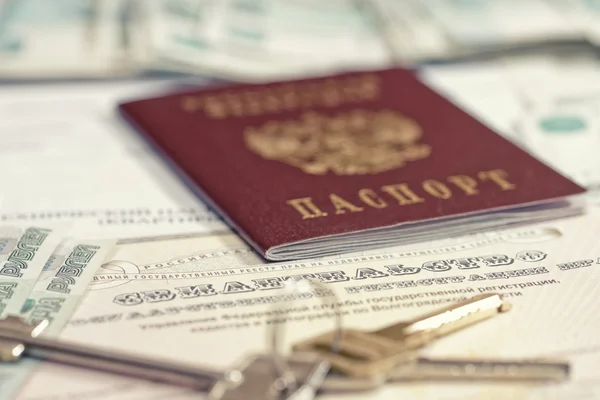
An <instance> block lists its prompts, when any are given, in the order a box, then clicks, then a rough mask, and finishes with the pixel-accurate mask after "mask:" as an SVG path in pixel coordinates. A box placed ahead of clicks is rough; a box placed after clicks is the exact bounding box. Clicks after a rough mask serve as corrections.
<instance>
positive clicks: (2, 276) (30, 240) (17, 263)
mask: <svg viewBox="0 0 600 400" xmlns="http://www.w3.org/2000/svg"><path fill="white" fill-rule="evenodd" d="M60 239H61V237H60V236H59V232H58V231H57V230H55V229H53V228H44V227H37V226H26V227H24V228H18V227H11V226H2V227H0V316H6V315H8V314H18V313H19V312H20V310H21V306H22V305H23V303H24V302H25V300H26V299H27V296H28V295H29V293H30V292H31V290H32V289H33V286H34V284H35V281H36V280H37V278H38V276H39V274H40V273H41V271H42V269H43V267H44V264H45V262H46V260H48V258H49V257H50V254H51V253H52V251H53V250H54V248H55V247H56V246H57V244H58V243H59V241H60Z"/></svg>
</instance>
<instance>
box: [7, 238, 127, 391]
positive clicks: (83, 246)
mask: <svg viewBox="0 0 600 400" xmlns="http://www.w3.org/2000/svg"><path fill="white" fill-rule="evenodd" d="M115 243H116V242H115V241H110V240H81V239H67V240H64V241H63V242H61V244H60V245H59V246H58V247H57V248H56V249H55V250H54V251H53V252H52V255H51V256H50V257H49V258H48V260H47V261H46V263H45V265H44V268H43V270H42V271H41V274H40V276H39V278H38V280H37V281H36V282H35V286H34V287H33V290H32V291H31V293H29V296H28V297H27V300H26V301H25V302H21V310H20V313H18V315H20V316H21V317H22V318H23V319H25V321H27V322H29V323H32V324H35V323H38V322H41V321H43V320H46V321H48V322H49V325H48V327H47V328H46V329H45V330H44V332H42V335H43V336H44V337H48V338H53V337H57V336H58V334H59V333H60V332H61V330H62V329H63V328H64V326H65V325H66V323H67V322H68V320H69V318H70V316H71V315H72V314H73V312H74V311H75V309H76V307H77V305H78V304H79V303H80V302H81V299H82V298H83V296H84V294H85V291H86V288H87V286H88V284H89V282H90V280H91V279H92V277H93V276H94V274H95V273H96V271H97V270H98V268H99V267H100V265H101V264H102V262H103V261H104V260H105V259H106V257H108V256H109V255H110V254H111V252H112V251H113V248H114V245H115ZM39 365H40V363H39V362H37V361H35V360H29V359H27V360H22V362H20V363H19V364H16V365H0V376H2V377H3V378H2V379H1V381H0V399H11V398H12V396H13V395H14V394H15V392H16V391H17V390H18V389H19V387H20V386H21V385H22V384H23V383H24V382H25V380H26V379H27V376H28V375H29V374H31V372H32V371H34V369H35V368H36V367H37V366H39Z"/></svg>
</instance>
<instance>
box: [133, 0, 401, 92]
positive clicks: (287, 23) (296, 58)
mask: <svg viewBox="0 0 600 400" xmlns="http://www.w3.org/2000/svg"><path fill="white" fill-rule="evenodd" d="M143 4H144V8H145V9H146V10H145V13H146V15H147V16H148V18H149V24H150V26H151V27H152V29H151V30H149V33H150V34H151V40H150V45H151V46H152V48H153V52H154V53H155V54H160V55H161V56H162V57H163V58H164V59H168V60H170V61H172V62H175V63H179V64H180V65H186V66H188V68H189V69H193V70H196V71H198V72H201V73H204V74H209V75H211V76H217V77H220V78H224V79H233V80H237V81H265V80H272V79H284V78H291V77H295V76H303V75H311V74H323V73H328V72H332V71H338V70H345V69H356V68H376V67H382V66H386V65H389V64H390V62H391V59H390V54H389V50H388V49H387V47H386V44H385V41H384V40H382V38H381V37H380V35H379V33H378V30H377V28H376V26H375V22H376V21H375V20H373V18H372V16H371V15H370V14H369V13H368V12H361V9H360V8H359V7H356V4H355V2H353V1H349V0H335V1H328V2H322V1H316V0H307V1H303V2H287V1H281V0H260V1H242V0H223V1H219V2H215V1H206V0H202V1H185V0H157V1H152V2H144V3H143ZM291 43H293V45H290V44H291Z"/></svg>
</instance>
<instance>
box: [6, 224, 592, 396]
mask: <svg viewBox="0 0 600 400" xmlns="http://www.w3.org/2000/svg"><path fill="white" fill-rule="evenodd" d="M598 234H600V213H598V212H592V213H591V214H590V215H587V216H585V217H576V218H569V219H563V220H560V221H552V222H550V223H545V224H539V225H531V226H529V227H523V228H520V229H516V230H507V231H497V232H489V233H486V234H478V235H470V236H467V237H457V238H449V239H447V240H445V241H441V242H430V243H427V244H422V245H420V246H419V247H411V246H405V247H402V248H395V249H389V251H381V252H377V253H375V252H370V253H357V254H353V255H344V256H339V257H334V258H322V259H314V260H303V261H301V262H293V261H292V262H286V263H269V264H265V263H259V264H252V261H251V259H249V258H246V261H247V262H250V263H251V264H245V265H244V264H243V257H238V258H237V262H238V263H239V264H237V265H236V264H234V263H230V264H229V265H219V266H216V267H211V259H212V258H214V259H219V258H222V257H234V258H235V257H236V256H235V255H234V253H235V252H236V251H238V252H239V253H238V256H239V255H240V254H242V253H243V247H240V245H239V243H240V242H236V240H239V241H241V239H239V238H237V239H236V238H235V236H227V235H221V236H213V237H197V238H195V239H192V238H189V239H185V242H184V243H180V242H179V240H175V241H169V242H163V243H156V242H154V243H151V242H140V243H130V244H127V245H121V246H118V248H117V250H116V252H115V255H114V256H113V257H114V260H112V261H110V262H108V263H106V264H113V263H114V264H116V265H115V267H114V270H113V272H112V275H111V273H110V271H104V279H102V281H104V282H109V281H111V282H113V283H114V284H112V285H99V286H90V288H89V290H88V294H87V296H86V297H85V299H84V301H83V302H82V304H81V305H80V307H79V308H78V309H77V311H76V312H75V314H74V315H73V317H72V318H71V319H70V321H69V323H68V325H67V327H66V328H65V330H64V331H63V333H61V335H60V339H61V340H69V341H73V342H76V343H82V344H83V343H85V344H86V345H94V346H98V347H101V348H107V349H112V350H117V351H129V352H136V353H138V354H145V355H147V356H155V357H161V358H166V359H171V360H176V361H179V362H185V363H191V364H197V365H209V366H211V367H213V368H225V367H228V366H231V365H232V364H233V363H235V362H238V361H239V360H240V359H241V358H243V356H244V355H247V354H249V353H255V352H261V351H264V350H265V349H266V348H267V346H268V342H267V340H266V338H265V334H266V332H267V329H270V328H272V327H273V326H275V325H277V324H281V323H284V324H285V328H286V329H284V331H285V336H286V337H285V338H283V339H282V340H283V344H284V345H285V346H289V345H290V344H291V343H295V342H297V341H299V340H302V339H305V338H307V337H309V336H312V335H315V334H318V333H322V332H325V331H328V330H331V329H333V327H334V322H333V321H334V319H333V316H334V315H336V313H338V314H340V315H341V317H342V321H343V324H344V325H345V326H346V327H349V328H357V329H365V330H374V329H377V328H379V327H382V326H385V325H388V324H390V323H393V322H397V321H399V320H404V319H410V318H412V317H415V316H417V315H420V314H422V313H424V312H428V311H432V310H434V309H436V308H439V307H441V306H442V305H447V304H449V303H452V302H455V301H458V300H461V299H464V298H467V297H471V296H474V295H476V294H479V293H489V292H495V293H501V294H502V295H503V296H504V297H505V299H506V300H507V301H508V302H510V303H512V305H513V307H512V309H511V310H510V311H509V312H508V313H505V314H502V315H500V316H498V317H496V318H493V319H491V320H488V321H486V322H483V323H481V324H479V325H477V326H474V327H471V328H468V329H465V330H464V331H461V332H458V333H455V334H453V335H451V336H448V337H446V338H444V339H442V340H439V341H438V342H437V343H436V344H435V345H433V346H431V347H429V349H428V350H427V351H426V352H425V353H424V354H425V355H429V356H432V357H433V356H435V357H450V356H454V357H461V356H463V357H465V356H468V357H481V358H486V357H499V358H502V357H513V358H515V357H528V358H539V357H562V358H565V359H567V360H568V361H569V362H570V363H571V364H572V366H573V376H572V377H571V380H570V381H569V382H567V383H565V384H557V385H552V386H539V385H523V384H519V385H511V384H508V383H502V385H493V384H486V383H474V382H469V383H463V384H456V385H449V384H444V383H439V382H431V383H430V382H428V383H426V384H425V383H390V384H388V385H387V386H386V387H385V388H382V389H380V390H377V391H374V392H369V393H367V394H366V393H357V394H353V393H347V394H331V393H330V394H327V393H323V394H320V395H319V397H318V398H319V399H325V400H349V399H362V398H366V397H365V396H368V398H371V399H381V400H388V399H390V400H391V399H398V398H406V399H429V398H432V399H434V398H435V399H443V400H446V399H459V398H460V399H481V398H515V396H517V395H518V398H523V399H562V398H570V399H580V398H585V397H584V394H585V395H588V396H590V397H591V395H590V393H592V394H593V393H594V391H596V390H597V389H595V387H594V386H593V384H594V383H595V384H596V385H597V383H598V381H600V377H598V376H597V373H596V372H595V371H596V369H594V368H590V366H591V365H594V363H596V364H597V362H598V361H599V360H600V354H599V353H598V351H597V349H598V347H599V346H598V345H599V344H600V343H598V340H599V339H598V335H597V319H596V318H595V317H594V315H597V314H598V311H599V310H598V307H599V306H598V303H597V301H595V298H596V297H597V296H596V295H595V292H596V288H597V286H598V284H599V283H600V268H599V267H598V265H599V264H598V262H599V261H598V260H599V257H600V246H599V245H598V242H597V236H598ZM225 253H229V255H228V256H224V254H225ZM193 254H196V255H197V257H196V258H194V256H193ZM200 254H202V256H201V255H200ZM186 260H187V261H186ZM230 260H233V259H232V258H230ZM126 263H129V264H131V265H135V266H137V270H138V271H140V273H123V272H122V271H118V269H119V268H126V267H125V265H126ZM106 264H105V265H106ZM119 264H120V265H121V266H120V267H119ZM130 271H131V270H130ZM144 271H148V272H144ZM97 276H98V275H97ZM306 277H311V278H313V279H317V280H318V281H320V282H321V283H322V284H323V285H325V287H326V290H316V291H314V292H311V293H308V294H307V293H303V294H301V295H296V294H294V293H290V292H286V291H285V290H284V289H283V287H284V285H285V282H286V281H287V280H293V279H302V278H306ZM117 283H118V284H117ZM332 293H335V294H336V295H337V297H338V299H337V300H335V301H337V303H336V304H335V305H334V304H332V303H331V302H329V303H328V301H327V298H329V299H330V300H331V301H333V299H332V298H331V297H330V296H331V294H332ZM240 338H243V340H240ZM582 393H583V394H582ZM100 394H101V396H102V398H103V399H110V400H114V399H119V400H125V399H127V400H131V399H141V398H151V399H159V398H177V399H188V398H189V399H194V398H198V396H199V395H198V393H190V392H187V391H186V390H185V389H182V388H174V387H170V386H165V385H157V384H151V383H146V382H139V381H134V380H131V379H128V378H126V377H123V376H113V375H111V374H101V373H96V372H90V371H86V370H83V369H81V368H80V369H73V368H69V367H67V366H62V365H57V364H45V365H42V366H41V367H40V369H38V370H37V371H36V372H35V375H34V379H31V380H30V381H29V382H28V384H27V385H26V387H25V388H24V389H23V390H22V391H21V392H20V393H19V395H18V396H17V399H18V400H34V399H35V400H50V399H60V398H93V397H94V396H99V395H100ZM588 398H589V397H588Z"/></svg>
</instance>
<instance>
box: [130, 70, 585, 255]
mask: <svg viewBox="0 0 600 400" xmlns="http://www.w3.org/2000/svg"><path fill="white" fill-rule="evenodd" d="M119 107H120V110H121V112H122V114H123V115H124V116H125V117H126V118H127V119H128V120H129V121H130V122H131V123H132V124H133V125H134V126H136V127H137V128H138V130H139V131H140V132H142V133H143V134H144V136H145V137H147V138H148V139H150V141H151V142H152V143H153V144H154V145H155V146H156V148H158V149H159V150H160V151H161V153H162V154H164V155H165V156H166V157H167V158H168V159H169V160H170V161H171V164H172V165H173V166H175V167H176V169H178V170H179V171H180V172H182V173H183V176H185V177H186V178H188V180H189V181H191V182H192V183H193V186H194V187H195V188H196V189H197V190H198V192H199V193H200V194H201V196H202V197H203V199H204V200H205V201H206V202H207V203H208V204H209V205H210V206H212V207H213V209H214V210H216V211H217V212H218V213H220V215H221V216H222V217H223V218H224V219H225V220H226V221H227V222H228V223H229V224H230V225H231V226H232V227H233V228H234V229H235V230H236V231H237V232H238V233H239V234H240V235H241V236H242V237H243V238H245V239H246V240H247V241H248V242H249V243H250V244H251V245H252V246H254V247H255V248H256V249H257V250H258V251H260V252H261V253H262V254H263V255H264V256H265V258H267V259H270V260H286V259H298V258H309V257H317V256H325V255H331V254H338V253H344V252H349V251H359V250H365V249H371V248H377V247H383V246H387V245H392V244H401V243H407V242H415V241H419V240H431V239H436V238H441V237H447V236H454V235H458V234H467V233H472V232H475V231H481V230H488V229H494V228H499V227H506V226H509V225H514V224H521V223H526V222H539V221H542V220H545V219H550V218H556V217H561V216H567V215H572V214H574V213H576V212H578V211H579V210H578V209H577V208H576V207H574V206H573V205H572V204H573V202H572V197H571V196H574V195H578V194H581V193H583V192H584V191H585V190H584V189H583V188H581V187H580V186H578V185H576V184H575V183H573V182H571V181H570V180H568V179H567V178H565V177H564V176H562V175H560V174H559V173H557V172H556V171H554V170H553V169H551V168H550V167H548V166H546V165H545V164H543V163H542V162H540V161H538V160H537V159H535V158H534V157H532V156H531V155H529V154H528V153H526V152H525V151H523V150H521V149H520V148H518V147H516V146H515V145H513V144H512V143H510V142H509V141H507V140H505V139H504V138H502V137H501V136H499V135H497V134H496V133H494V132H493V131H492V130H491V129H490V128H489V127H487V126H486V125H484V124H482V123H481V122H479V121H478V120H476V119H475V118H473V117H472V116H470V115H469V114H467V113H465V112H464V111H462V110H461V109H460V108H458V107H457V106H455V105H454V104H452V103H451V102H450V101H449V100H447V99H445V98H444V97H443V96H441V95H440V94H438V93H436V92H435V91H434V90H432V89H430V88H429V87H427V86H426V85H425V84H423V83H422V82H421V81H420V80H419V79H418V78H417V77H416V76H415V75H414V74H413V73H412V72H410V71H407V70H402V69H390V70H384V71H377V72H362V73H350V74H342V75H336V76H331V77H325V78H317V79H305V80H297V81H287V82H276V83H269V84H261V85H237V86H230V87H225V88H218V89H211V90H196V91H188V92H183V93H177V94H172V95H168V96H164V97H159V98H152V99H144V100H137V101H132V102H128V103H124V104H121V105H120V106H119Z"/></svg>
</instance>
